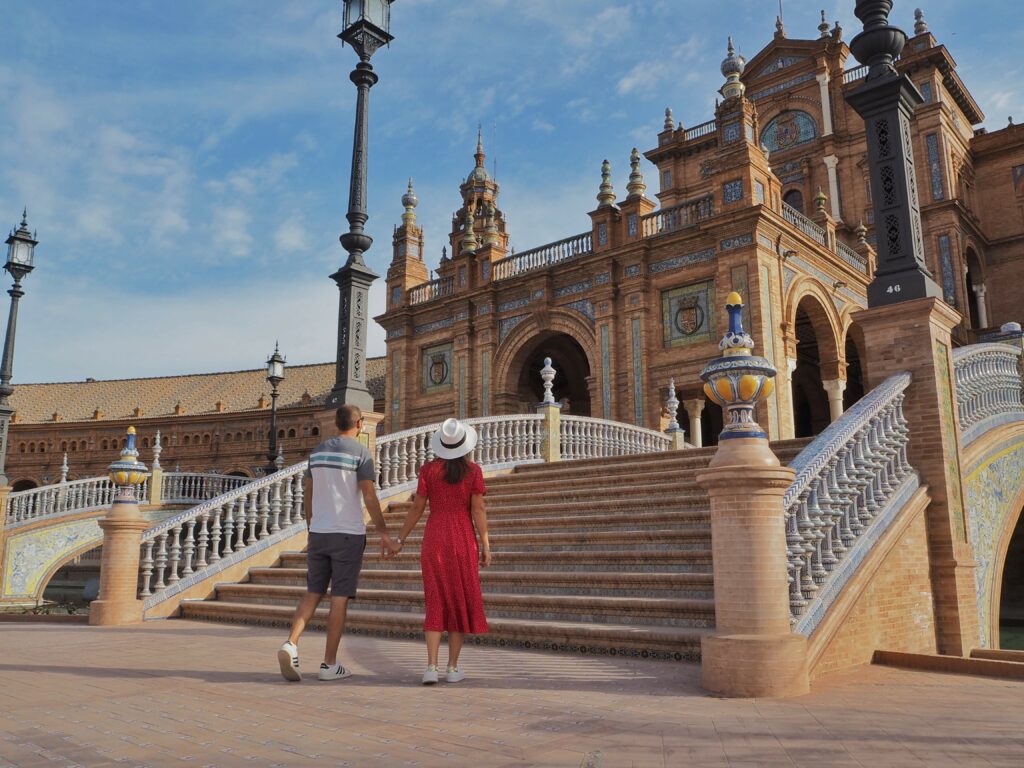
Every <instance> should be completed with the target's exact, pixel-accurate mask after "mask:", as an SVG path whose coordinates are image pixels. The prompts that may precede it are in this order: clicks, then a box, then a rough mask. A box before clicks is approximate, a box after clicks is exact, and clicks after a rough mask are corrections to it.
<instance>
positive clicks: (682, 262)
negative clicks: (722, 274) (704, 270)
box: [647, 248, 718, 275]
mask: <svg viewBox="0 0 1024 768" xmlns="http://www.w3.org/2000/svg"><path fill="white" fill-rule="evenodd" d="M717 253H718V251H717V250H715V249H714V248H706V249H705V250H703V251H697V252H696V253H688V254H686V255H685V256H673V257H672V258H671V259H665V260H664V261H656V262H654V263H653V264H651V265H650V266H649V267H647V271H648V272H649V273H650V274H652V275H657V274H660V273H661V272H667V271H669V270H672V269H679V268H681V267H687V266H689V265H691V264H699V263H700V262H702V261H710V260H711V259H713V258H715V256H716V255H717Z"/></svg>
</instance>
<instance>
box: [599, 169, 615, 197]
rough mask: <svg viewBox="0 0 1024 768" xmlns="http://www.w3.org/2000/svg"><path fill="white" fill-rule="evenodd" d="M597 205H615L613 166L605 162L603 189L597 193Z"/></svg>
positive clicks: (602, 174)
mask: <svg viewBox="0 0 1024 768" xmlns="http://www.w3.org/2000/svg"><path fill="white" fill-rule="evenodd" d="M597 205H598V207H599V208H603V207H604V206H606V205H615V190H614V189H613V188H612V164H611V163H609V162H608V161H607V160H605V161H604V162H603V163H601V188H600V189H599V190H598V193H597Z"/></svg>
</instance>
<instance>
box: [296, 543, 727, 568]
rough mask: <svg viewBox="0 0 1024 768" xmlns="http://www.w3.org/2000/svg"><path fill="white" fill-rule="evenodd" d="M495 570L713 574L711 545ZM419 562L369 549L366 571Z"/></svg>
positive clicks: (505, 562) (606, 553) (587, 553)
mask: <svg viewBox="0 0 1024 768" xmlns="http://www.w3.org/2000/svg"><path fill="white" fill-rule="evenodd" d="M280 564H281V565H282V566H284V567H290V568H304V567H305V565H306V555H305V553H304V552H287V553H284V554H282V555H281V563H280ZM491 565H492V567H497V568H501V570H505V571H517V572H524V571H525V572H535V571H559V572H570V573H571V572H585V571H598V572H602V573H607V572H612V571H628V572H637V571H641V572H644V571H649V570H651V569H652V568H656V569H657V570H658V571H667V572H672V573H708V572H710V571H711V545H710V542H708V545H707V547H706V548H705V549H694V550H637V549H632V550H608V549H585V550H582V551H579V552H573V553H572V556H571V557H566V558H556V557H552V556H551V553H550V552H538V551H528V552H515V551H507V552H501V553H500V554H499V553H497V552H495V553H494V555H493V559H492V563H491ZM419 567H420V559H419V557H418V556H411V555H409V553H408V552H405V551H403V552H402V554H401V555H399V556H398V557H393V558H389V559H388V560H381V559H379V558H378V557H376V556H375V555H373V554H372V551H371V550H370V549H369V548H367V555H366V557H365V558H364V560H363V571H364V572H366V571H367V570H368V569H369V570H377V569H382V570H407V569H408V570H412V569H415V570H416V571H418V570H419Z"/></svg>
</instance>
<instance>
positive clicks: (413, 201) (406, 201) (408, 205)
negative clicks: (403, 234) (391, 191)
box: [402, 177, 420, 227]
mask: <svg viewBox="0 0 1024 768" xmlns="http://www.w3.org/2000/svg"><path fill="white" fill-rule="evenodd" d="M419 204H420V199H419V198H418V197H416V193H415V192H414V191H413V188H412V177H409V189H408V190H407V191H406V193H405V194H404V195H402V205H403V206H404V207H405V213H403V214H402V226H405V227H408V226H412V225H414V224H415V223H416V206H417V205H419Z"/></svg>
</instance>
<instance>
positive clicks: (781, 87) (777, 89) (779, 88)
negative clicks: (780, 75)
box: [747, 73, 814, 101]
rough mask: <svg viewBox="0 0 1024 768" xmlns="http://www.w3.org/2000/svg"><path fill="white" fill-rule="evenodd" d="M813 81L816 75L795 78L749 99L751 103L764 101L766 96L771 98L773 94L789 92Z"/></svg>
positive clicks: (756, 93) (750, 96)
mask: <svg viewBox="0 0 1024 768" xmlns="http://www.w3.org/2000/svg"><path fill="white" fill-rule="evenodd" d="M813 79H814V75H813V74H812V73H808V74H806V75H800V77H794V78H793V79H791V80H787V81H786V82H784V83H779V84H778V85H773V86H771V87H770V88H765V89H763V90H760V91H757V92H755V93H752V94H750V95H749V96H748V97H747V98H749V99H750V100H751V101H757V100H758V99H763V98H764V97H765V96H771V95H772V94H773V93H779V92H780V91H788V90H789V89H790V88H792V87H793V86H794V85H800V84H801V83H806V82H807V81H808V80H813Z"/></svg>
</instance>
